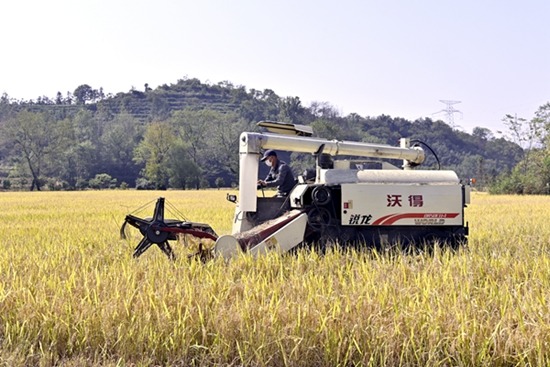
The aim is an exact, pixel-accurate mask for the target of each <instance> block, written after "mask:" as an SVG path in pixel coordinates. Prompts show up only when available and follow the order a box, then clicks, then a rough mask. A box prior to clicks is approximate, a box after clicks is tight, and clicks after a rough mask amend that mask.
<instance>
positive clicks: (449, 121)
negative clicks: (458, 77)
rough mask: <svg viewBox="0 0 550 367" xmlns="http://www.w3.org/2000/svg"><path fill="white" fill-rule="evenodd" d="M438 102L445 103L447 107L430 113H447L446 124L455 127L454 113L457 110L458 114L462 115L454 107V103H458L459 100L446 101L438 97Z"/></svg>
mask: <svg viewBox="0 0 550 367" xmlns="http://www.w3.org/2000/svg"><path fill="white" fill-rule="evenodd" d="M439 102H442V103H445V104H446V105H447V107H446V108H445V109H443V110H441V111H438V112H436V113H432V115H437V114H438V113H441V112H445V113H446V114H447V124H449V126H452V127H455V117H454V113H455V112H458V113H460V116H461V117H462V112H460V111H459V110H457V109H455V108H454V106H453V105H454V104H457V103H460V102H461V101H447V100H443V99H440V100H439Z"/></svg>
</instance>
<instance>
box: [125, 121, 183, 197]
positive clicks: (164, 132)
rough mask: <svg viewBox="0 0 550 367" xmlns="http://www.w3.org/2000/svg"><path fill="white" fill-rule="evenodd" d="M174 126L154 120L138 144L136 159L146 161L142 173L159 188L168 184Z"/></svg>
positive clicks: (139, 161) (164, 187)
mask: <svg viewBox="0 0 550 367" xmlns="http://www.w3.org/2000/svg"><path fill="white" fill-rule="evenodd" d="M174 136H175V135H174V131H173V128H172V127H171V126H170V125H168V124H167V123H158V122H153V123H151V124H150V125H149V126H148V127H147V132H146V133H145V136H144V138H143V140H142V141H141V142H140V143H139V144H138V146H137V148H136V150H135V154H134V160H135V161H136V162H137V163H145V168H144V169H143V171H142V175H143V176H144V177H145V178H147V179H148V180H149V182H151V183H153V184H154V185H155V188H156V189H158V190H164V189H166V187H167V186H168V179H169V177H170V175H169V167H168V160H169V158H170V155H169V153H170V149H171V147H172V146H173V145H174V142H175V137H174Z"/></svg>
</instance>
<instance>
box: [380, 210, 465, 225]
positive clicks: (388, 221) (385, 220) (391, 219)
mask: <svg viewBox="0 0 550 367" xmlns="http://www.w3.org/2000/svg"><path fill="white" fill-rule="evenodd" d="M459 214H460V213H405V214H399V213H398V214H390V215H385V216H383V217H381V218H378V219H377V220H375V221H374V222H373V223H372V225H373V226H381V225H384V226H387V225H392V224H394V223H395V222H397V221H398V220H401V219H411V218H414V219H415V224H424V223H422V222H420V223H417V220H418V219H436V220H435V221H433V222H428V221H427V222H426V223H427V224H444V223H445V220H444V219H445V218H456V217H457V216H458V215H459ZM438 219H443V223H441V222H440V221H437V220H438Z"/></svg>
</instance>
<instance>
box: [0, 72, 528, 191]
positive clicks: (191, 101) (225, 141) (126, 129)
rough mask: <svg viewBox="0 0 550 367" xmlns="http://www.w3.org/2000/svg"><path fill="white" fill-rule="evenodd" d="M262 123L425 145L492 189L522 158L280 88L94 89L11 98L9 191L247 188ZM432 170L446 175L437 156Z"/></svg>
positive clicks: (299, 164) (6, 111)
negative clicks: (250, 139)
mask: <svg viewBox="0 0 550 367" xmlns="http://www.w3.org/2000/svg"><path fill="white" fill-rule="evenodd" d="M261 120H275V121H285V122H291V123H296V124H303V125H311V126H312V127H313V129H314V131H315V132H316V135H317V136H320V137H324V138H329V139H343V140H353V141H364V142H373V143H382V144H390V145H397V142H398V140H399V138H401V137H409V138H412V139H416V140H419V141H421V142H423V143H424V144H426V145H427V146H429V147H430V148H431V149H432V150H433V151H434V152H435V153H436V154H437V157H438V159H439V162H440V164H441V166H442V167H443V168H445V169H453V170H455V171H456V172H457V173H458V174H459V176H460V177H461V178H463V179H469V178H471V177H476V178H477V179H478V182H481V183H482V185H485V184H487V183H490V182H491V181H492V180H493V179H494V178H495V177H496V176H497V175H499V174H500V173H502V172H506V171H508V170H511V169H512V168H513V167H514V166H515V165H516V164H517V163H518V162H519V161H520V159H521V156H522V149H521V148H520V147H519V146H518V145H517V144H515V143H512V142H510V141H508V140H506V139H503V138H499V139H496V138H494V136H493V134H492V133H491V131H490V130H488V129H486V128H483V127H477V128H475V129H474V130H473V133H472V134H469V133H465V132H463V131H460V130H457V129H453V128H452V127H450V126H449V125H447V124H445V123H444V122H442V121H439V120H437V121H436V120H432V119H419V120H415V121H408V120H406V119H403V118H399V117H391V116H388V115H381V116H375V117H373V116H360V115H358V114H355V113H352V114H349V115H346V116H342V115H341V114H340V113H339V112H338V111H337V109H336V108H334V107H333V106H331V105H330V103H328V102H313V103H311V105H309V106H304V105H302V102H301V100H300V98H299V97H296V96H294V97H281V96H279V95H277V94H276V93H275V92H274V91H272V90H270V89H265V90H263V91H259V90H255V89H247V88H246V87H244V86H240V85H239V86H235V85H234V84H232V83H230V82H222V83H218V84H209V83H203V82H201V81H200V80H198V79H195V78H183V79H180V80H178V81H177V82H176V83H175V84H170V85H167V84H164V85H162V86H159V87H158V88H156V89H151V88H149V87H148V85H145V87H144V89H143V90H142V91H140V90H136V89H134V88H132V90H130V91H128V92H126V93H123V92H120V93H117V94H116V95H112V94H108V95H105V94H104V93H103V90H102V89H101V88H100V89H99V90H97V89H94V88H92V87H90V86H89V85H81V86H78V87H77V88H76V89H75V91H74V92H73V93H67V95H66V96H63V95H62V94H61V93H58V94H57V96H56V97H55V98H48V97H45V96H43V97H39V98H37V99H36V100H31V101H17V100H13V99H10V98H9V96H7V95H6V94H4V95H3V96H2V98H1V99H0V125H1V126H0V128H1V129H2V143H3V144H2V147H1V148H0V162H1V166H0V177H2V180H3V187H4V188H5V189H7V188H20V189H24V188H29V187H30V188H31V189H40V188H42V187H43V186H44V185H48V186H49V187H50V188H51V189H57V188H65V189H79V188H85V187H88V186H90V185H91V186H92V187H97V186H98V181H97V180H99V181H100V182H101V183H100V184H99V186H100V187H105V186H109V185H110V186H115V185H120V184H121V183H122V182H125V183H126V184H125V185H124V186H126V185H128V186H137V187H141V188H151V187H156V188H159V189H162V188H167V187H182V188H185V187H196V188H198V187H205V186H214V185H216V184H218V185H230V184H237V171H238V149H237V139H238V136H239V134H240V133H241V132H242V131H251V130H252V131H254V130H257V127H256V125H255V123H256V122H257V121H261ZM428 151H429V150H428ZM289 159H290V157H289ZM291 160H292V165H293V168H294V169H295V171H296V172H295V173H298V172H299V171H300V170H302V169H303V168H304V167H307V166H308V165H309V164H311V161H310V157H307V156H305V155H298V154H294V155H293V156H292V157H291ZM425 165H427V166H428V167H432V168H434V169H436V168H438V162H437V159H436V158H435V156H434V155H433V154H428V158H427V161H426V163H425ZM182 172H184V173H182ZM102 174H103V176H101V177H99V178H98V177H97V175H102ZM94 179H95V180H96V181H93V180H94ZM107 181H108V182H107Z"/></svg>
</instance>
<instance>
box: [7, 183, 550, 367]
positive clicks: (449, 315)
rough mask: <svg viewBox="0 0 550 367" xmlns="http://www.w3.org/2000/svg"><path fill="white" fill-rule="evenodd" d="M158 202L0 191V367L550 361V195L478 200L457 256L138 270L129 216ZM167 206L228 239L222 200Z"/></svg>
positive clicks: (240, 261)
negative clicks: (465, 244) (125, 228)
mask: <svg viewBox="0 0 550 367" xmlns="http://www.w3.org/2000/svg"><path fill="white" fill-rule="evenodd" d="M155 195H156V193H153V192H136V191H108V192H80V193H76V192H75V193H55V192H44V193H2V194H1V196H0V202H1V204H2V209H3V210H2V213H1V214H0V218H1V223H2V226H1V228H0V248H1V249H2V251H1V252H0V270H1V275H2V276H1V277H0V364H5V365H22V364H25V365H28V364H35V365H46V366H47V365H54V364H65V365H129V364H137V365H177V364H180V365H189V364H196V365H217V364H218V365H227V364H229V365H304V366H306V365H308V366H310V365H316V366H323V365H325V366H335V365H373V366H381V365H391V366H395V365H427V366H435V365H445V366H451V365H469V366H482V365H486V366H504V365H506V366H508V365H516V364H519V365H527V364H529V365H548V364H549V363H550V351H549V349H550V348H549V345H548V343H549V341H550V328H549V327H550V315H549V312H548V303H549V302H550V300H549V294H550V292H549V289H550V261H549V255H548V254H549V241H550V225H549V224H548V223H549V221H548V217H549V214H550V212H549V209H548V208H549V207H550V198H548V197H519V196H488V195H484V194H475V195H474V196H473V198H472V202H473V204H471V205H470V207H469V208H468V209H467V210H466V217H467V220H468V221H469V222H470V227H471V228H470V229H471V235H470V245H469V248H468V249H462V250H460V251H458V252H457V253H451V252H446V251H435V253H434V254H431V255H423V254H418V255H402V254H396V253H386V254H375V253H374V254H373V253H369V252H353V251H340V252H339V251H329V252H328V253H327V254H325V255H323V256H320V255H318V254H316V253H314V252H311V251H307V250H303V251H300V252H298V254H295V255H291V256H279V255H276V254H268V255H266V256H262V257H259V258H258V259H253V258H251V257H250V256H246V255H243V256H241V257H239V258H237V259H234V260H232V261H230V262H228V263H225V262H224V261H223V260H220V259H217V260H214V261H211V262H208V263H206V264H202V263H200V262H196V261H188V260H186V259H185V258H184V256H180V257H179V260H177V261H176V262H170V261H168V259H167V258H166V257H165V256H164V255H163V254H162V253H161V252H160V250H158V249H157V248H151V249H150V250H149V251H147V252H146V253H145V254H144V255H143V256H142V257H141V258H139V259H137V260H136V259H133V258H132V257H131V254H132V248H133V246H135V244H136V243H137V242H135V239H131V240H130V241H123V240H119V238H118V228H119V225H120V224H121V221H122V219H123V218H124V215H125V214H126V213H128V212H130V211H132V209H134V208H136V207H139V206H140V205H141V204H143V203H145V202H148V201H150V200H153V199H155V198H156V196H155ZM162 195H163V196H165V197H166V198H167V200H168V201H169V202H171V203H172V204H174V205H175V206H176V207H177V208H178V209H179V210H180V211H182V212H183V213H184V214H186V216H187V217H188V219H190V220H194V221H200V222H206V223H210V224H211V225H212V227H213V228H214V229H215V230H216V231H217V232H218V234H226V233H229V232H230V226H231V219H232V212H233V205H232V204H231V203H228V202H226V201H225V192H223V191H200V192H189V191H168V192H165V193H162ZM150 211H151V213H149V215H150V214H152V209H150ZM178 246H179V245H176V248H175V251H176V252H177V253H178V254H181V253H182V251H183V249H182V248H180V247H178Z"/></svg>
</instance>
